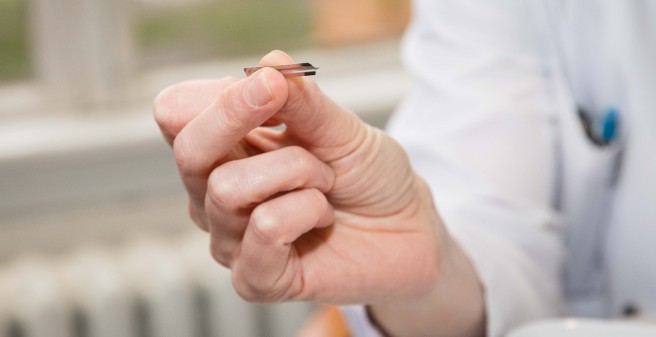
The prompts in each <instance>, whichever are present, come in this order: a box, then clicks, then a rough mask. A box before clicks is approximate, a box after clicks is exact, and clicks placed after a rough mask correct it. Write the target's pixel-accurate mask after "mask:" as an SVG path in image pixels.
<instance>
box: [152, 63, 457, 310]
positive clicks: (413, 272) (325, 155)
mask: <svg viewBox="0 0 656 337" xmlns="http://www.w3.org/2000/svg"><path fill="white" fill-rule="evenodd" d="M287 63H293V61H292V60H291V59H290V58H289V57H288V56H287V55H286V54H284V53H282V52H272V53H270V54H269V55H267V56H265V57H264V58H263V59H262V60H261V62H260V65H261V66H271V65H277V64H287ZM154 113H155V118H156V120H157V122H158V124H159V126H160V128H161V130H162V133H163V134H164V136H165V138H166V139H167V141H168V142H169V143H170V144H172V145H173V149H174V152H175V157H176V161H177V164H178V168H179V171H180V176H181V178H182V181H183V183H184V185H185V187H186V189H187V191H188V193H189V199H190V202H189V208H190V214H191V217H192V219H193V220H194V222H196V223H197V224H198V225H199V226H200V227H201V228H203V229H206V230H208V231H209V232H210V234H211V244H210V245H211V252H212V255H213V257H214V258H215V259H216V260H217V261H218V262H219V263H220V264H222V265H224V266H227V267H229V268H231V269H232V271H233V284H234V287H235V289H236V290H237V292H238V293H239V294H240V295H241V296H242V297H244V298H245V299H247V300H250V301H257V302H276V301H286V300H313V301H320V302H329V303H339V304H345V303H394V302H398V301H401V302H404V301H405V302H407V301H414V300H419V299H422V298H424V297H426V296H427V295H429V294H432V293H435V289H436V287H437V284H438V283H439V282H438V278H440V277H442V276H441V273H443V271H444V270H448V268H447V269H445V268H444V263H445V261H448V260H451V259H450V258H449V257H450V256H451V255H452V254H453V251H454V250H455V251H457V249H454V248H453V247H454V245H453V244H452V242H451V240H450V238H449V236H448V235H447V233H446V231H445V229H444V226H443V225H442V223H441V221H440V218H439V216H438V215H437V212H436V211H435V208H434V206H433V201H432V197H431V195H430V192H429V190H428V188H427V186H426V185H425V184H424V182H423V181H422V180H421V179H420V178H419V177H418V176H417V175H416V174H415V173H414V172H413V171H412V169H411V167H410V165H409V163H408V160H407V158H406V155H405V153H404V152H403V150H402V149H401V148H400V146H399V145H398V144H397V143H396V142H395V141H394V140H392V139H391V138H390V137H388V136H387V135H386V134H385V133H383V132H382V131H380V130H378V129H376V128H373V127H371V126H369V125H367V124H365V123H363V122H362V121H361V120H360V119H359V118H358V117H357V116H356V115H355V114H353V113H352V112H350V111H348V110H346V109H344V108H343V107H340V106H338V105H337V104H335V103H334V102H332V101H331V100H330V99H329V98H328V97H326V96H325V95H324V94H323V93H322V92H321V91H320V89H319V88H318V86H317V85H316V84H315V82H313V81H312V80H311V79H309V78H304V77H300V78H290V79H285V78H284V77H283V76H282V75H281V74H280V73H279V72H277V71H276V70H274V69H271V68H263V69H261V70H259V71H258V72H257V73H255V74H253V75H251V76H250V77H248V78H246V79H242V80H237V79H234V78H224V79H220V80H203V81H193V82H185V83H182V84H178V85H175V86H172V87H170V88H167V89H166V90H164V91H163V92H162V93H161V94H160V95H159V96H158V97H157V99H156V101H155V104H154ZM280 123H284V125H285V126H286V128H285V129H284V131H276V130H273V129H271V128H267V127H262V125H264V126H270V125H276V124H280Z"/></svg>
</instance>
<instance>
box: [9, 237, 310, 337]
mask: <svg viewBox="0 0 656 337" xmlns="http://www.w3.org/2000/svg"><path fill="white" fill-rule="evenodd" d="M311 307H312V306H311V305H310V304H305V303H293V304H279V305H254V304H248V303H246V302H244V301H243V300H242V299H241V298H239V296H238V295H237V294H236V293H235V292H234V290H233V289H232V285H231V281H230V272H229V271H228V270H226V269H224V268H223V267H221V266H219V265H218V264H217V263H215V262H214V261H213V260H212V258H211V257H210V254H209V248H208V238H207V237H206V235H204V234H193V235H189V236H188V237H184V238H181V239H180V240H177V241H176V242H174V243H163V242H148V241H141V242H138V243H134V244H131V245H129V246H127V247H121V248H117V249H100V248H84V249H80V250H78V251H76V252H74V253H72V254H69V255H67V256H65V257H59V258H44V257H31V258H21V259H20V260H18V261H14V262H11V263H10V264H8V265H3V266H2V267H0V336H1V337H122V336H126V337H240V336H243V337H258V336H263V337H269V336H270V337H293V336H294V335H295V331H296V330H297V329H298V327H299V326H300V325H301V323H302V322H303V321H304V320H305V318H306V317H307V315H308V313H309V311H310V310H311Z"/></svg>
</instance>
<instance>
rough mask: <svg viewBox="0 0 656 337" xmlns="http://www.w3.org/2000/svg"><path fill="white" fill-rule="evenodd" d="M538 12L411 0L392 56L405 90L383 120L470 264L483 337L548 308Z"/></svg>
mask: <svg viewBox="0 0 656 337" xmlns="http://www.w3.org/2000/svg"><path fill="white" fill-rule="evenodd" d="M541 14H543V13H542V12H541V5H540V4H539V3H538V2H537V1H531V0H497V1H492V0H417V1H416V2H415V7H414V19H413V22H412V23H411V25H410V27H409V30H408V32H407V34H406V37H405V40H404V49H403V53H404V54H403V57H404V62H405V63H406V66H407V68H408V69H409V70H410V72H411V74H412V76H413V77H414V83H415V86H414V88H413V90H412V92H411V93H410V94H409V96H408V97H407V98H406V100H405V101H404V102H403V103H402V105H401V106H400V108H399V109H398V111H397V112H396V114H395V115H394V116H393V118H392V120H391V121H390V124H389V125H388V129H389V132H390V134H391V135H392V136H393V137H395V138H396V139H397V140H398V141H399V142H400V143H401V145H402V146H403V147H404V148H405V150H406V151H407V153H408V155H409V157H410V160H411V162H412V165H413V167H414V169H415V171H416V172H417V173H418V174H419V175H420V176H422V177H423V178H424V179H425V180H426V181H427V182H428V184H429V185H430V187H431V190H432V193H433V197H434V199H435V203H436V207H437V209H438V212H439V213H440V215H441V217H442V218H443V220H444V222H445V224H446V226H447V228H448V230H449V232H450V233H451V235H452V236H453V237H454V238H455V239H456V241H458V242H459V244H460V245H461V246H462V247H463V248H464V250H465V251H466V253H467V254H468V256H469V257H470V259H471V261H472V262H473V264H474V267H475V269H476V271H477V273H478V275H479V279H480V281H481V283H482V286H483V288H484V291H485V305H486V314H487V336H489V337H496V336H502V335H504V334H505V333H507V332H508V331H509V330H510V329H512V328H513V327H515V326H517V325H519V324H521V323H523V322H526V321H529V320H533V319H538V318H542V317H548V316H553V315H556V314H558V312H559V310H560V285H559V269H560V266H561V260H562V258H561V254H562V247H561V242H560V237H559V232H560V228H559V221H558V216H557V213H556V212H555V211H554V206H553V205H554V198H555V195H556V194H557V190H556V189H557V188H556V187H555V186H556V185H557V182H556V180H557V169H556V168H557V166H558V165H557V162H556V161H557V153H556V148H557V147H556V138H555V136H556V130H555V129H556V125H557V123H556V122H557V120H556V116H557V112H556V111H554V110H555V109H557V107H558V106H559V105H558V104H556V103H555V102H554V99H555V98H554V95H553V94H552V86H553V82H552V79H551V74H552V73H553V72H554V71H555V69H553V67H552V66H550V62H549V61H548V55H549V52H547V50H546V49H547V48H548V45H547V44H546V43H545V41H544V38H545V37H544V36H542V34H543V32H544V27H540V25H541V24H542V23H543V21H544V20H543V18H542V17H541ZM454 305H457V303H456V304H454ZM347 315H352V314H349V313H347ZM359 319H365V317H364V316H363V314H362V312H360V316H359ZM352 320H353V318H352ZM369 333H371V334H367V333H366V332H363V333H362V334H361V335H358V334H356V336H376V334H375V331H373V330H371V331H369Z"/></svg>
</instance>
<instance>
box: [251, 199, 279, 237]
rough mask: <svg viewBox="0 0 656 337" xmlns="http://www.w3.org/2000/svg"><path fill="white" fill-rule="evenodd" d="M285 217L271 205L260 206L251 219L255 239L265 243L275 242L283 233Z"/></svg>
mask: <svg viewBox="0 0 656 337" xmlns="http://www.w3.org/2000/svg"><path fill="white" fill-rule="evenodd" d="M282 219H283V217H281V216H280V211H279V210H278V208H277V207H275V206H272V205H271V204H270V203H265V204H260V205H259V206H258V207H256V208H255V209H254V210H253V213H252V214H251V219H250V222H251V223H250V226H251V230H252V231H253V234H254V235H255V237H256V238H257V239H258V240H260V241H261V242H264V243H271V242H275V241H276V240H278V239H280V238H281V236H282V234H283V233H282V232H283V228H284V226H283V222H282V221H281V220H282Z"/></svg>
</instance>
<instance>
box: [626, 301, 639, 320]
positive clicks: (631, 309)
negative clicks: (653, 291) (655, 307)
mask: <svg viewBox="0 0 656 337" xmlns="http://www.w3.org/2000/svg"><path fill="white" fill-rule="evenodd" d="M638 314H640V309H639V308H638V307H637V306H636V305H635V304H633V303H629V304H627V305H625V306H624V309H622V315H624V317H625V318H632V317H635V316H638Z"/></svg>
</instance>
